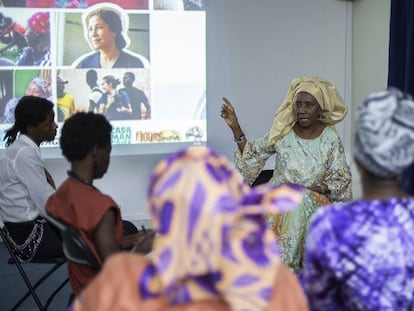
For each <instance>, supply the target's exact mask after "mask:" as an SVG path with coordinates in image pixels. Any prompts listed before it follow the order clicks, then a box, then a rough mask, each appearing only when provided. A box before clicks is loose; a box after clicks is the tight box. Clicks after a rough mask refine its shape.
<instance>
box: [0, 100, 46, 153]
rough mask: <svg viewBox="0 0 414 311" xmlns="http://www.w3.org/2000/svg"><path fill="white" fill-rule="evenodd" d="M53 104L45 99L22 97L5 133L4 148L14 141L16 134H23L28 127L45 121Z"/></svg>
mask: <svg viewBox="0 0 414 311" xmlns="http://www.w3.org/2000/svg"><path fill="white" fill-rule="evenodd" d="M53 106H54V105H53V103H52V102H51V101H49V100H47V99H46V98H42V97H37V96H23V97H22V98H20V100H19V102H18V103H17V106H16V109H15V110H14V119H15V121H14V124H13V126H12V127H11V128H10V129H8V130H7V131H6V135H4V138H3V140H5V141H6V146H9V145H10V144H11V143H12V142H14V141H15V139H16V137H17V134H18V133H19V132H20V133H23V134H25V133H26V132H27V130H28V129H29V127H32V126H36V125H38V124H39V123H42V122H43V121H45V120H46V118H47V117H48V116H49V114H50V113H51V112H52V111H53Z"/></svg>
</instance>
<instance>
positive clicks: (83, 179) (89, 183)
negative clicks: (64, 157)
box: [68, 171, 96, 189]
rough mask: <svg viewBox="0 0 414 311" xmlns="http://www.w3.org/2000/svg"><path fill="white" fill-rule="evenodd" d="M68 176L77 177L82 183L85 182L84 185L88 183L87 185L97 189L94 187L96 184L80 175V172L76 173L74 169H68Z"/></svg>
mask: <svg viewBox="0 0 414 311" xmlns="http://www.w3.org/2000/svg"><path fill="white" fill-rule="evenodd" d="M68 176H69V177H72V178H73V179H76V180H77V181H79V182H80V183H82V184H84V185H87V186H90V187H92V188H94V189H96V188H95V187H94V185H92V183H91V182H89V181H87V180H86V179H85V178H83V177H81V176H79V175H78V174H76V173H75V172H73V171H68Z"/></svg>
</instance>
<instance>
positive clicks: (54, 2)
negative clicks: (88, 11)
mask: <svg viewBox="0 0 414 311" xmlns="http://www.w3.org/2000/svg"><path fill="white" fill-rule="evenodd" d="M12 1H16V0H12ZM103 2H111V3H114V4H117V5H119V6H120V7H122V8H123V9H136V10H144V9H145V10H146V9H148V0H112V1H107V0H41V1H40V0H27V1H26V6H27V7H31V8H65V9H77V8H81V9H84V8H87V7H90V6H92V5H95V4H97V3H103ZM0 3H1V1H0ZM23 6H24V5H23Z"/></svg>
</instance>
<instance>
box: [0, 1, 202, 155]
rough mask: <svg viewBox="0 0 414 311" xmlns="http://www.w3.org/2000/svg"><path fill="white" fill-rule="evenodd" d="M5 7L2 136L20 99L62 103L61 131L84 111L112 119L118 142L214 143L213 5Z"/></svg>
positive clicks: (0, 30)
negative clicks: (209, 95)
mask: <svg viewBox="0 0 414 311" xmlns="http://www.w3.org/2000/svg"><path fill="white" fill-rule="evenodd" d="M0 6H2V8H1V10H0V135H1V139H2V138H3V136H4V133H5V131H6V130H7V129H9V128H10V127H11V126H12V125H13V123H14V109H15V107H16V105H17V102H18V101H19V99H20V98H21V97H22V96H24V95H34V96H40V97H44V98H47V99H49V100H50V101H52V102H53V103H55V104H56V105H55V106H56V109H55V119H56V122H57V123H58V125H59V127H60V128H61V125H62V123H63V122H64V120H65V119H67V118H69V117H70V116H71V115H72V114H74V113H76V112H79V111H85V112H86V111H93V112H95V113H101V114H104V115H105V116H106V117H107V118H108V120H110V121H111V124H112V126H113V135H112V143H113V144H114V145H116V144H151V143H164V142H165V143H171V142H195V143H205V142H206V139H207V137H206V132H207V128H206V111H205V110H206V92H205V88H206V42H205V41H206V38H205V37H206V36H205V10H204V3H203V1H200V0H179V1H178V0H149V1H148V0H146V1H144V0H133V1H125V0H123V1H105V2H104V1H96V0H94V1H87V0H85V1H57V0H55V1H2V0H0ZM58 133H59V129H58ZM58 140H59V134H58V135H57V137H56V139H55V141H53V142H50V143H48V144H45V146H57V145H58ZM0 148H4V142H3V141H2V140H1V142H0Z"/></svg>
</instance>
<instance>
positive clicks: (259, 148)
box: [235, 126, 352, 272]
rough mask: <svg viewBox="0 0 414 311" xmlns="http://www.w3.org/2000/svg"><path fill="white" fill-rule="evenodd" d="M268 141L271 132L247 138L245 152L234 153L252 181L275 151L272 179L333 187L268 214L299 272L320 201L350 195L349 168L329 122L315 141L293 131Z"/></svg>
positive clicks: (287, 258) (284, 256)
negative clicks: (286, 209) (288, 208)
mask: <svg viewBox="0 0 414 311" xmlns="http://www.w3.org/2000/svg"><path fill="white" fill-rule="evenodd" d="M268 140H269V133H267V134H266V135H265V136H264V137H262V138H260V139H258V140H256V141H254V142H253V141H248V142H247V143H246V146H245V147H244V151H243V154H241V153H240V151H239V150H237V152H236V155H235V158H236V159H235V162H236V166H237V168H238V169H239V170H240V172H241V173H242V175H243V176H244V178H245V179H246V181H247V182H248V183H250V184H251V183H253V181H254V180H255V179H256V177H257V176H258V175H259V173H260V172H261V170H262V169H263V167H264V165H265V162H266V160H267V159H268V158H269V157H270V156H272V155H273V154H275V168H274V174H273V177H272V178H271V180H270V181H269V182H270V183H272V184H277V185H279V184H285V183H293V184H298V185H301V186H303V187H305V188H307V187H312V186H316V185H321V184H324V185H326V186H328V188H329V193H328V194H327V195H326V196H325V195H320V194H318V193H316V192H313V191H311V190H309V189H306V190H305V192H304V197H303V201H302V203H300V204H299V206H298V207H297V208H296V209H295V210H293V211H291V212H289V213H285V214H283V215H277V216H275V215H269V217H268V222H269V224H270V225H271V226H272V227H273V230H274V232H275V234H276V237H277V239H278V241H279V244H280V248H281V253H282V254H281V255H282V261H283V262H284V263H285V264H287V265H288V266H289V267H290V268H291V269H292V270H294V271H295V272H298V271H299V270H300V269H301V268H302V266H303V254H304V245H305V244H304V243H305V235H306V231H307V228H308V223H309V218H310V217H311V216H312V215H313V213H314V212H315V210H316V209H317V208H318V207H319V206H321V205H324V204H327V203H329V202H336V201H348V200H350V199H351V198H352V188H351V172H350V169H349V166H348V164H347V162H346V158H345V152H344V148H343V145H342V142H341V139H340V137H339V135H338V133H337V132H336V130H335V129H334V128H333V127H331V126H327V127H326V128H325V129H324V131H323V132H322V134H321V135H320V136H319V137H317V138H315V139H303V138H300V137H298V136H297V135H296V134H295V133H294V131H293V129H291V130H290V131H289V132H288V133H287V134H286V135H284V136H283V137H282V138H280V139H279V140H277V141H276V143H275V144H274V145H269V144H268V143H267V142H268Z"/></svg>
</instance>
